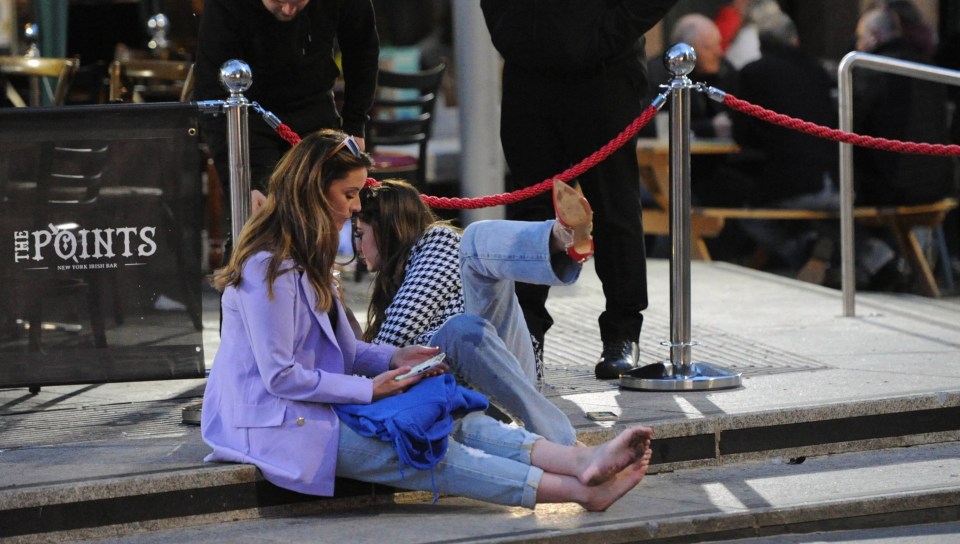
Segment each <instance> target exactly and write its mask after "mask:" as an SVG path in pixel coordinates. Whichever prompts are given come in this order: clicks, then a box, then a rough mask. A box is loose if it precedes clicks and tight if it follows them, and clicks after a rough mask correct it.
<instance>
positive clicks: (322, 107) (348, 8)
mask: <svg viewBox="0 0 960 544" xmlns="http://www.w3.org/2000/svg"><path fill="white" fill-rule="evenodd" d="M335 42H336V44H338V45H339V51H340V52H341V58H342V66H343V76H344V83H345V84H344V92H343V106H342V108H341V109H340V110H339V111H338V110H337V107H336V104H335V102H334V95H333V90H334V84H335V82H336V80H337V78H338V77H339V76H340V68H338V66H337V63H336V62H335V58H334V52H335V47H334V46H335ZM379 56H380V40H379V37H378V34H377V26H376V17H375V14H374V10H373V5H372V4H371V0H322V1H321V0H312V1H311V0H205V2H204V4H203V13H202V15H201V19H200V31H199V34H198V37H197V60H196V77H197V84H196V90H195V92H194V95H195V97H196V98H197V99H198V100H222V99H225V98H227V97H228V96H229V93H228V92H227V90H226V89H225V88H224V87H223V85H222V84H221V83H220V67H221V66H222V65H223V63H225V62H226V61H228V60H231V59H239V60H242V61H244V62H246V63H247V64H248V65H249V66H250V70H251V72H252V73H253V85H252V86H251V87H250V89H249V90H247V91H246V92H245V93H244V96H245V97H246V98H247V99H248V100H250V101H251V102H254V101H255V102H258V103H259V104H260V105H262V106H263V107H264V108H266V109H267V110H269V111H271V112H273V113H275V114H276V115H277V116H278V117H279V118H280V120H281V121H283V122H284V123H285V124H287V125H288V126H289V127H290V128H291V129H293V131H294V132H296V133H297V134H299V135H301V136H306V135H307V134H309V133H311V132H315V131H317V130H320V129H323V128H332V129H338V130H342V131H343V132H346V133H347V134H350V135H352V136H354V139H355V140H356V141H357V143H358V144H359V145H360V147H361V149H362V148H363V136H364V129H365V126H366V122H367V120H368V119H369V112H370V108H371V107H372V106H373V97H374V93H375V91H376V87H377V73H378V68H377V66H378V61H379ZM202 123H203V125H202V127H203V130H204V134H205V137H206V140H207V143H208V145H209V146H210V150H211V152H212V154H213V157H214V163H215V164H216V167H217V173H218V174H219V176H220V180H221V184H223V189H224V192H225V193H226V191H227V190H228V189H229V172H228V170H227V141H226V122H225V120H224V119H223V118H222V117H220V116H217V117H211V116H204V118H203V119H202ZM249 125H250V169H251V175H250V181H251V186H252V189H253V190H254V191H255V193H254V198H255V199H256V198H257V192H259V193H265V192H266V185H265V184H266V181H267V179H268V178H269V176H270V173H271V172H273V169H274V167H275V166H276V164H277V162H278V161H279V160H280V157H281V156H282V155H283V153H284V152H286V151H288V150H289V149H290V144H289V143H288V142H287V141H285V140H284V139H283V138H281V137H280V136H278V135H277V134H276V133H275V132H274V131H273V129H272V128H270V127H269V126H268V125H267V124H266V123H265V122H263V121H262V120H261V119H259V116H256V115H251V116H250V124H249Z"/></svg>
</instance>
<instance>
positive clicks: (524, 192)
mask: <svg viewBox="0 0 960 544" xmlns="http://www.w3.org/2000/svg"><path fill="white" fill-rule="evenodd" d="M656 113H657V108H655V107H653V106H648V107H647V109H645V110H644V111H643V113H641V114H640V116H639V117H637V118H636V119H634V120H633V122H631V123H630V124H629V125H628V126H627V128H625V129H624V130H623V132H621V133H620V134H618V135H617V137H616V138H614V139H612V140H610V141H609V142H607V143H606V144H605V145H604V146H603V147H601V148H600V149H598V150H596V151H594V152H593V153H592V154H590V156H589V157H587V158H585V159H583V160H582V161H580V162H579V163H577V164H575V165H573V166H571V167H570V168H568V169H566V170H564V171H563V172H561V173H559V174H557V175H556V176H553V177H551V178H548V179H545V180H543V181H541V182H540V183H537V184H536V185H531V186H530V187H524V188H523V189H520V190H517V191H514V192H512V193H500V194H495V195H488V196H481V197H474V198H461V197H439V196H429V195H421V198H422V199H423V201H424V202H425V203H426V204H427V205H428V206H430V207H431V208H441V209H446V210H475V209H478V208H489V207H492V206H501V205H503V204H513V203H516V202H520V201H521V200H526V199H528V198H531V197H534V196H536V195H538V194H540V193H543V192H546V191H548V190H550V189H551V188H552V187H553V180H555V179H559V180H562V181H567V182H569V181H570V180H572V179H574V178H576V177H577V176H580V175H581V174H583V173H584V172H586V171H587V170H589V169H591V168H593V167H594V166H596V165H598V164H600V163H601V162H603V161H604V160H606V159H607V157H609V156H610V155H611V154H613V152H614V151H616V150H617V149H620V148H621V147H623V145H624V144H626V143H627V142H630V141H633V137H634V136H636V135H637V132H639V131H640V129H642V128H643V127H644V126H646V125H647V123H649V122H650V120H651V119H653V116H654V115H656ZM274 130H276V132H277V134H279V135H280V137H282V138H283V139H284V140H286V141H287V142H288V143H290V145H297V144H298V143H299V142H300V136H298V135H297V133H296V132H294V131H293V130H291V129H290V127H288V126H287V125H285V124H283V123H280V125H279V126H277V128H276V129H274Z"/></svg>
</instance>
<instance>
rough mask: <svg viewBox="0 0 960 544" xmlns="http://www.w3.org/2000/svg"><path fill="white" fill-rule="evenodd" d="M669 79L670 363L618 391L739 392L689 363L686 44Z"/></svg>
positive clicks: (670, 66) (725, 375) (716, 370)
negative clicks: (728, 390) (712, 390)
mask: <svg viewBox="0 0 960 544" xmlns="http://www.w3.org/2000/svg"><path fill="white" fill-rule="evenodd" d="M663 61H664V64H665V65H666V67H667V70H668V71H669V72H670V73H671V74H673V78H672V79H671V80H670V82H669V83H668V85H667V87H668V89H669V91H670V242H671V245H672V248H671V253H670V342H669V343H668V344H667V345H669V347H670V360H669V361H661V362H658V363H653V364H651V365H647V366H644V367H641V368H638V369H635V370H631V371H629V372H627V373H625V374H622V375H621V376H620V386H621V387H625V388H628V389H644V390H651V391H681V390H708V389H725V388H730V387H738V386H739V385H740V383H741V374H739V373H733V372H731V371H729V370H726V369H724V368H721V367H718V366H715V365H712V364H709V363H704V362H693V353H692V352H693V346H694V345H695V342H692V341H691V334H690V234H691V230H692V229H691V219H690V206H691V198H690V92H691V91H692V89H694V88H696V87H697V85H695V84H694V83H693V82H691V81H690V79H688V78H687V74H689V73H690V72H691V71H693V67H694V65H695V64H696V62H697V54H696V52H695V51H694V50H693V48H692V47H690V46H689V45H687V44H685V43H678V44H676V45H674V46H672V47H671V48H670V49H668V50H667V52H666V53H665V54H664V57H663Z"/></svg>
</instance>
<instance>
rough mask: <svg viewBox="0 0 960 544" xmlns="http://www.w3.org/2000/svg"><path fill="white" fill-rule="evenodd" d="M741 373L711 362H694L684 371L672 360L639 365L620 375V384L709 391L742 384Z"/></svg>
mask: <svg viewBox="0 0 960 544" xmlns="http://www.w3.org/2000/svg"><path fill="white" fill-rule="evenodd" d="M741 376H742V374H740V373H739V372H738V373H733V372H731V371H729V370H727V369H725V368H722V367H719V366H715V365H712V364H710V363H702V362H700V363H691V364H690V366H689V367H688V368H687V369H686V371H684V370H683V369H682V368H679V367H675V366H674V365H673V364H672V363H671V362H670V361H661V362H659V363H653V364H651V365H647V366H643V367H640V368H636V369H634V370H631V371H629V372H626V373H624V374H621V375H620V387H623V388H626V389H640V390H645V391H710V390H714V389H729V388H731V387H740V384H741Z"/></svg>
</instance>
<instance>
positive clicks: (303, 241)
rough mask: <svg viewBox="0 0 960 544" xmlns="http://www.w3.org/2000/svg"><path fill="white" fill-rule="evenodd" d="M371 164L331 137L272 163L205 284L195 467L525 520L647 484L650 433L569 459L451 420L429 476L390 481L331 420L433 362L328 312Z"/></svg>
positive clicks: (607, 500)
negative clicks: (522, 510) (432, 497)
mask: <svg viewBox="0 0 960 544" xmlns="http://www.w3.org/2000/svg"><path fill="white" fill-rule="evenodd" d="M370 165H371V161H370V158H369V156H368V155H366V154H365V153H363V152H362V151H361V150H360V148H359V146H357V144H356V142H355V141H354V140H353V139H352V138H351V137H349V136H346V135H344V134H343V133H340V132H336V131H320V132H317V133H314V134H311V135H308V136H307V137H306V138H304V139H303V141H301V142H300V143H299V144H298V145H297V146H295V147H294V148H293V149H292V150H291V151H289V152H288V153H287V154H286V155H285V156H284V158H283V159H282V160H281V161H280V163H279V164H278V166H277V169H276V171H275V172H274V174H273V175H272V176H271V178H270V185H269V196H268V197H267V199H266V202H265V203H264V204H263V206H262V207H261V208H260V209H259V210H257V211H256V212H254V214H253V216H252V217H251V218H250V220H249V221H248V222H247V224H246V225H245V226H244V229H243V232H242V233H241V235H240V239H239V240H238V242H237V244H236V247H235V249H234V251H233V254H232V256H231V258H230V263H229V264H228V265H227V266H226V267H224V268H222V269H220V270H218V271H217V272H216V273H215V274H214V280H213V281H214V285H215V286H216V287H217V288H218V289H221V290H222V291H223V298H222V307H223V325H222V332H221V341H220V348H219V350H218V351H217V355H216V357H215V359H214V364H213V368H212V370H211V372H210V378H209V380H208V381H207V387H206V391H205V393H204V402H203V412H202V422H201V424H202V427H201V432H202V435H203V438H204V440H205V441H206V442H207V444H209V445H210V446H211V447H212V448H213V452H212V453H211V454H209V455H208V456H207V457H206V459H205V460H207V461H226V462H237V463H252V464H254V465H256V466H257V467H259V468H260V470H261V471H262V472H263V475H264V477H265V478H266V479H267V480H269V481H271V482H273V483H274V484H276V485H278V486H281V487H284V488H287V489H291V490H294V491H298V492H301V493H309V494H314V495H327V496H329V495H332V494H333V492H334V477H335V476H340V477H347V478H353V479H357V480H362V481H366V482H373V483H382V484H387V485H392V486H396V487H400V488H405V489H415V490H431V489H436V490H438V491H439V492H441V493H444V494H453V495H461V496H466V497H470V498H475V499H479V500H485V501H490V502H496V503H499V504H506V505H522V506H526V507H528V508H533V507H534V506H535V504H536V503H537V502H577V503H579V504H581V505H582V506H583V507H584V508H586V509H588V510H605V509H606V508H607V507H609V506H610V505H611V504H613V502H614V501H616V500H617V499H619V498H620V497H621V496H623V495H624V494H625V493H626V492H627V491H629V490H630V489H632V488H633V487H634V486H636V485H637V483H639V482H640V480H641V479H642V478H643V475H644V474H645V473H646V470H647V467H648V465H649V461H650V455H651V451H650V449H649V444H650V437H651V433H652V431H651V430H650V429H649V428H647V427H640V426H638V427H633V428H630V429H627V430H625V431H623V432H622V433H620V434H619V435H618V436H617V437H616V438H614V439H612V440H610V441H609V442H606V443H604V444H601V445H599V446H593V447H576V448H574V447H569V446H563V445H559V444H555V443H552V442H549V441H548V440H546V439H543V438H542V437H540V436H538V435H536V434H533V433H530V432H528V431H525V430H524V429H522V428H511V427H506V426H504V425H501V424H500V423H499V422H497V421H495V420H493V419H491V418H489V417H487V416H485V415H483V414H482V413H479V412H473V413H471V414H469V415H467V416H465V417H463V418H461V419H460V420H458V422H457V427H456V429H455V431H454V433H453V434H452V435H451V440H450V444H449V448H448V450H447V454H446V456H445V457H444V458H443V459H442V460H441V461H440V462H439V464H437V465H436V467H435V469H434V470H433V471H428V470H419V471H417V470H405V471H403V472H401V471H400V470H398V467H399V466H400V465H399V457H398V454H397V452H396V450H395V449H394V446H393V444H392V443H389V442H382V441H380V440H378V439H376V438H368V437H364V436H360V435H359V434H357V433H356V432H354V431H353V430H352V429H350V427H348V426H347V425H343V424H341V422H340V421H339V420H338V418H337V415H336V414H335V413H334V410H333V408H332V405H335V404H368V403H371V402H374V401H377V400H379V399H382V398H386V397H389V396H392V395H397V394H401V393H403V392H404V391H405V390H407V389H408V388H410V387H411V386H413V385H415V384H416V383H417V382H418V381H419V380H420V379H422V377H423V376H415V377H411V378H406V379H403V380H399V381H398V380H395V379H394V378H395V377H396V376H399V375H400V374H403V373H404V372H406V371H407V370H409V368H410V367H411V366H412V365H415V364H416V363H419V362H421V361H423V360H425V359H427V358H429V357H430V356H432V355H434V354H435V353H436V351H437V350H436V348H429V347H426V346H416V345H414V346H407V347H403V348H395V347H392V346H385V345H372V344H367V343H365V342H361V341H357V340H356V339H355V337H354V335H353V332H352V329H351V327H350V325H349V322H348V321H347V317H346V315H345V314H344V311H343V308H342V307H341V305H340V301H339V298H338V296H337V291H336V287H335V284H334V279H333V273H332V270H333V263H334V258H335V257H336V254H337V247H338V245H339V240H338V233H339V232H340V229H341V228H342V227H343V226H344V224H346V222H347V221H349V220H350V217H351V215H352V214H354V213H357V212H359V211H360V200H359V198H358V194H359V192H360V190H361V189H362V188H363V187H364V184H365V182H366V179H367V169H368V168H369V167H370ZM477 450H481V451H483V452H485V453H486V454H488V455H477ZM434 484H435V485H436V487H435V488H434Z"/></svg>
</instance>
